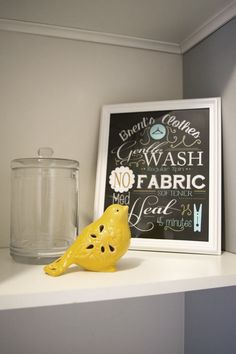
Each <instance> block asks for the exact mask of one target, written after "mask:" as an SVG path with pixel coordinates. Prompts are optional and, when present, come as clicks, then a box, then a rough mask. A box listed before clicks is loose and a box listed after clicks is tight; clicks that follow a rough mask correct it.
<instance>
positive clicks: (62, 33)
mask: <svg viewBox="0 0 236 354" xmlns="http://www.w3.org/2000/svg"><path fill="white" fill-rule="evenodd" d="M0 30H3V31H11V32H21V33H28V34H34V35H40V36H46V37H56V38H63V39H71V40H77V41H85V42H93V43H102V44H109V45H115V46H122V47H130V48H138V49H145V50H152V51H158V52H167V53H172V54H181V50H180V46H179V45H178V44H175V43H166V42H161V41H156V40H151V39H144V38H137V37H129V36H123V35H117V34H111V33H105V32H95V31H88V30H82V29H78V28H69V27H61V26H55V25H46V24H42V23H35V22H25V21H18V20H8V19H1V18H0Z"/></svg>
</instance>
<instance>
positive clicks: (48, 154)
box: [11, 147, 79, 169]
mask: <svg viewBox="0 0 236 354" xmlns="http://www.w3.org/2000/svg"><path fill="white" fill-rule="evenodd" d="M53 153H54V151H53V149H52V148H50V147H41V148H39V149H38V156H37V157H32V158H31V157H27V158H22V159H15V160H12V161H11V168H12V169H15V168H33V167H46V168H72V169H79V162H78V161H76V160H70V159H63V158H54V157H52V155H53Z"/></svg>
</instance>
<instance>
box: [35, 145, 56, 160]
mask: <svg viewBox="0 0 236 354" xmlns="http://www.w3.org/2000/svg"><path fill="white" fill-rule="evenodd" d="M53 153H54V151H53V149H52V148H50V147H41V148H39V149H38V156H39V157H42V158H49V157H52V155H53Z"/></svg>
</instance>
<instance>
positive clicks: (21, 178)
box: [10, 148, 79, 264]
mask: <svg viewBox="0 0 236 354" xmlns="http://www.w3.org/2000/svg"><path fill="white" fill-rule="evenodd" d="M52 154H53V150H52V149H51V148H40V149H39V150H38V157H36V158H22V159H16V160H13V161H12V162H11V171H12V181H11V187H12V188H11V238H10V254H11V256H12V257H13V258H14V260H16V261H17V262H23V263H31V264H45V263H49V262H51V261H52V260H54V259H56V258H57V257H60V256H61V255H62V254H63V253H64V252H65V250H66V249H67V248H68V247H69V246H70V245H71V244H72V243H73V242H74V240H75V238H76V236H77V234H78V173H79V163H78V161H75V160H67V159H58V158H52Z"/></svg>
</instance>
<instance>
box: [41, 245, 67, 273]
mask: <svg viewBox="0 0 236 354" xmlns="http://www.w3.org/2000/svg"><path fill="white" fill-rule="evenodd" d="M72 252H73V251H72V249H71V247H70V248H68V250H67V251H66V252H65V253H64V255H63V256H61V257H60V258H58V259H56V260H55V261H54V262H52V263H50V264H48V265H46V266H45V267H44V272H45V273H46V274H48V275H52V276H54V277H56V276H58V275H61V274H63V273H65V271H66V270H67V268H68V267H69V266H70V265H71V264H72V263H73V261H72V260H73V258H72Z"/></svg>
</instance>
